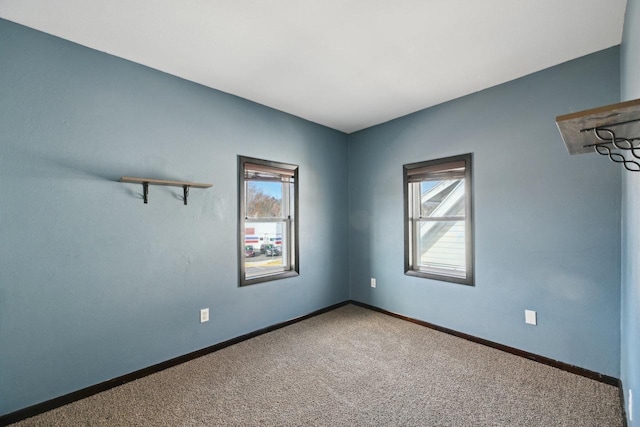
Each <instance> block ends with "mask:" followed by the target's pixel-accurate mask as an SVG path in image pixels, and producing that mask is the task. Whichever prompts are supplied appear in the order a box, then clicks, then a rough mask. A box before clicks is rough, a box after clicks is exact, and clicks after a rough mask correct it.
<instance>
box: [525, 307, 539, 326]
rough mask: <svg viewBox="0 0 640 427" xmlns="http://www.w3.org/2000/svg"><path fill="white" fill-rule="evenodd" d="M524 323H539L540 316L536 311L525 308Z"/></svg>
mask: <svg viewBox="0 0 640 427" xmlns="http://www.w3.org/2000/svg"><path fill="white" fill-rule="evenodd" d="M524 323H526V324H528V325H537V324H538V316H537V315H536V312H535V311H533V310H525V311H524Z"/></svg>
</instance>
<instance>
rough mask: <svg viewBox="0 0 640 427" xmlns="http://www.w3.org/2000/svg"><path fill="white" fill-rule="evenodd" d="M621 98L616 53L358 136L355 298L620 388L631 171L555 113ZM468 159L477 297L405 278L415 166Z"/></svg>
mask: <svg viewBox="0 0 640 427" xmlns="http://www.w3.org/2000/svg"><path fill="white" fill-rule="evenodd" d="M619 88H620V86H619V49H618V48H617V47H616V48H611V49H607V50H605V51H601V52H598V53H595V54H592V55H589V56H586V57H583V58H580V59H578V60H575V61H571V62H568V63H565V64H562V65H559V66H557V67H553V68H551V69H548V70H544V71H541V72H539V73H535V74H532V75H529V76H527V77H524V78H521V79H518V80H515V81H512V82H509V83H506V84H503V85H500V86H497V87H494V88H490V89H487V90H485V91H482V92H479V93H476V94H473V95H470V96H466V97H464V98H460V99H457V100H454V101H451V102H448V103H445V104H442V105H439V106H437V107H434V108H429V109H427V110H424V111H421V112H418V113H415V114H412V115H409V116H406V117H403V118H400V119H397V120H394V121H391V122H388V123H385V124H382V125H379V126H376V127H373V128H370V129H367V130H364V131H361V132H358V133H356V134H352V135H350V139H349V179H350V185H349V207H350V211H349V213H350V227H351V228H350V230H351V231H350V233H351V235H350V243H351V245H350V251H351V255H350V268H351V270H350V285H351V297H352V298H353V299H355V300H358V301H362V302H365V303H369V304H373V305H376V306H379V307H382V308H384V309H386V310H389V311H392V312H397V313H400V314H403V315H406V316H410V317H414V318H418V319H421V320H424V321H427V322H431V323H435V324H437V325H441V326H444V327H447V328H451V329H455V330H458V331H461V332H465V333H468V334H471V335H475V336H478V337H482V338H485V339H489V340H492V341H495V342H498V343H502V344H506V345H509V346H513V347H516V348H520V349H523V350H526V351H530V352H533V353H536V354H541V355H544V356H547V357H550V358H552V359H556V360H561V361H563V362H566V363H570V364H573V365H577V366H580V367H583V368H586V369H590V370H594V371H597V372H601V373H604V374H608V375H612V376H614V377H618V375H619V362H620V360H619V358H620V353H619V348H620V334H619V329H620V328H619V321H620V320H619V318H620V315H619V312H620V197H621V196H620V193H621V192H620V168H619V167H618V166H617V165H615V164H613V163H612V162H610V161H609V160H607V159H605V158H603V157H600V156H597V155H595V154H584V155H580V156H569V155H568V154H567V151H566V148H565V146H564V143H563V142H562V139H561V137H560V134H559V132H558V130H557V129H556V126H555V116H556V115H559V114H566V113H569V112H572V111H580V110H583V109H586V108H592V107H597V106H600V105H606V104H611V103H614V102H617V101H618V94H619V92H618V91H619ZM469 152H472V153H473V156H474V157H473V161H474V165H473V170H474V204H475V267H476V269H475V274H476V279H475V282H476V285H475V287H469V286H463V285H457V284H451V283H447V282H439V281H434V280H428V279H422V278H416V277H411V276H405V275H404V269H403V256H404V254H403V245H404V241H403V200H402V197H403V196H402V165H403V164H406V163H411V162H416V161H421V160H430V159H438V158H442V157H448V156H452V155H458V154H464V153H469ZM370 277H375V278H377V288H375V289H373V288H371V287H370V286H369V278H370ZM525 309H531V310H536V311H537V312H538V326H531V325H526V324H525V323H524V310H525Z"/></svg>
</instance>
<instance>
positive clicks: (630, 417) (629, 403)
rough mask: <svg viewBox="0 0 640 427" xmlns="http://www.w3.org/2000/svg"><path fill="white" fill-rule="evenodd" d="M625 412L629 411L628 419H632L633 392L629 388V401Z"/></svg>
mask: <svg viewBox="0 0 640 427" xmlns="http://www.w3.org/2000/svg"><path fill="white" fill-rule="evenodd" d="M627 412H628V413H629V421H633V393H632V392H631V389H629V402H628V403H627Z"/></svg>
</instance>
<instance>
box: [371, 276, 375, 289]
mask: <svg viewBox="0 0 640 427" xmlns="http://www.w3.org/2000/svg"><path fill="white" fill-rule="evenodd" d="M371 287H372V288H375V287H376V279H374V278H373V277H372V278H371Z"/></svg>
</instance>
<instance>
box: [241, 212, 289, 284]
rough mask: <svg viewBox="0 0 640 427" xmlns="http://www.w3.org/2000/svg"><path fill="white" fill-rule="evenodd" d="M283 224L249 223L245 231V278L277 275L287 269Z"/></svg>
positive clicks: (285, 237)
mask: <svg viewBox="0 0 640 427" xmlns="http://www.w3.org/2000/svg"><path fill="white" fill-rule="evenodd" d="M285 224H286V223H285V222H283V221H278V222H251V223H247V225H246V228H245V230H250V229H253V230H254V234H248V233H245V277H246V279H251V278H254V277H259V276H264V275H269V274H274V273H279V272H282V271H285V270H288V269H289V265H288V262H287V255H288V254H287V253H286V252H287V249H286V247H287V236H286V228H287V227H286V226H285Z"/></svg>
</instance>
